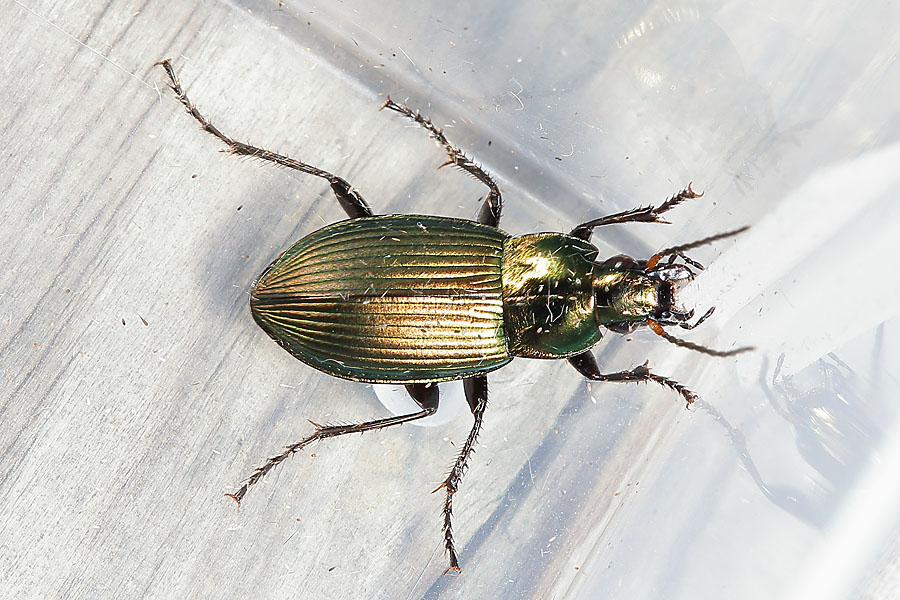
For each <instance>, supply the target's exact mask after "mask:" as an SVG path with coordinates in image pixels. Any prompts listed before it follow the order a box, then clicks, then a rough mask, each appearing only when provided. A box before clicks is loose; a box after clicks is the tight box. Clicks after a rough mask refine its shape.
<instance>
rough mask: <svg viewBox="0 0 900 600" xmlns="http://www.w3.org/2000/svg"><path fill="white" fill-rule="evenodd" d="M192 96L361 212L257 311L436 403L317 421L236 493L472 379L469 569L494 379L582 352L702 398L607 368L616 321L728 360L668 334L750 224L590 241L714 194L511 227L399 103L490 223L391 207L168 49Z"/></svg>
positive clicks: (365, 375)
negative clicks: (283, 140) (615, 244)
mask: <svg viewBox="0 0 900 600" xmlns="http://www.w3.org/2000/svg"><path fill="white" fill-rule="evenodd" d="M158 64H160V65H162V66H163V68H164V69H165V70H166V73H167V74H168V76H169V79H170V86H171V88H172V89H173V91H174V92H175V95H176V96H177V98H178V99H179V100H180V101H181V103H182V104H183V105H184V107H185V109H186V110H187V111H188V113H190V114H191V116H193V117H194V119H196V120H197V121H198V122H199V123H200V125H201V127H202V128H203V130H204V131H207V132H208V133H211V134H212V135H214V136H216V137H217V138H219V140H221V141H222V142H224V143H225V144H226V145H227V146H228V150H229V151H230V152H231V153H233V154H237V155H241V156H250V157H254V158H258V159H261V160H265V161H269V162H273V163H275V164H278V165H281V166H285V167H289V168H292V169H296V170H298V171H301V172H304V173H308V174H310V175H313V176H316V177H320V178H322V179H325V180H326V181H328V183H329V184H330V185H331V188H332V190H333V192H334V195H335V198H336V199H337V201H338V203H339V204H340V205H341V207H342V208H343V209H344V211H345V212H346V213H347V216H348V217H349V220H346V221H341V222H338V223H334V224H332V225H328V226H326V227H323V228H322V229H319V230H318V231H315V232H313V233H311V234H310V235H308V236H306V237H304V238H303V239H301V240H300V241H298V242H296V243H295V244H293V245H292V246H291V247H290V248H288V249H287V250H286V251H285V252H284V253H282V254H281V256H279V257H278V258H277V259H276V260H275V261H274V262H273V263H272V264H271V265H269V267H268V268H267V269H266V270H265V271H264V272H263V273H262V274H261V275H260V276H259V278H258V279H257V281H256V282H255V283H254V285H253V288H252V290H251V293H250V310H251V312H252V314H253V318H254V320H255V321H256V322H257V323H258V324H259V326H260V327H262V329H263V330H264V331H265V332H266V333H267V334H268V335H269V336H270V337H271V338H272V339H273V340H275V341H276V342H278V343H279V344H280V345H281V346H282V347H283V348H284V349H285V350H287V351H288V352H290V353H291V354H292V355H293V356H295V357H296V358H298V359H299V360H301V361H303V362H304V363H306V364H307V365H309V366H311V367H313V368H315V369H318V370H320V371H323V372H325V373H328V374H329V375H334V376H336V377H342V378H345V379H352V380H356V381H366V382H372V383H401V384H405V386H406V389H407V391H408V392H409V394H410V396H411V397H412V398H413V400H414V401H415V402H416V403H417V405H418V406H419V407H420V409H421V410H419V411H416V412H414V413H410V414H406V415H398V416H394V417H388V418H383V419H378V420H374V421H368V422H365V423H355V424H349V425H335V426H322V425H317V424H315V423H314V425H315V428H316V430H315V432H314V433H313V434H312V435H310V436H308V437H306V438H304V439H302V440H301V441H299V442H297V443H295V444H292V445H290V446H288V447H286V448H285V450H284V451H283V452H282V453H280V454H278V455H276V456H273V457H271V458H269V459H268V460H267V461H266V462H265V463H264V464H263V465H262V466H260V467H258V468H257V469H256V470H255V471H254V472H253V473H252V474H251V475H250V477H249V478H248V479H247V480H246V481H245V482H244V483H243V485H242V486H241V487H240V488H239V489H238V490H237V491H236V492H234V493H233V494H228V495H229V496H230V497H231V498H233V499H234V500H235V501H237V502H238V503H240V501H241V500H242V499H243V497H244V495H245V494H246V493H247V491H248V489H249V488H250V487H251V486H252V485H254V484H255V483H256V482H258V481H259V480H260V479H261V478H262V477H263V476H265V474H266V473H268V472H269V471H270V470H272V469H273V468H275V467H276V466H277V465H278V464H280V463H281V462H282V461H284V460H285V459H286V458H287V457H288V456H290V455H291V454H293V453H295V452H297V451H299V450H300V449H301V448H303V447H305V446H307V445H308V444H310V443H312V442H314V441H317V440H322V439H325V438H329V437H335V436H339V435H345V434H348V433H361V432H364V431H372V430H376V429H383V428H386V427H390V426H392V425H399V424H402V423H407V422H410V421H414V420H416V419H421V418H424V417H427V416H429V415H431V414H434V412H435V411H436V410H437V406H438V400H439V395H438V387H437V385H435V383H437V382H440V381H448V380H455V379H462V380H463V383H464V389H465V393H466V399H467V401H468V404H469V408H470V409H471V411H472V415H473V417H474V423H473V425H472V429H471V431H470V432H469V435H468V437H467V439H466V442H465V443H464V444H463V446H462V448H461V450H460V452H459V455H458V456H457V459H456V461H455V463H454V465H453V467H452V468H451V470H450V473H449V474H448V475H447V478H446V479H445V480H444V481H443V483H442V484H441V485H440V487H439V488H438V489H444V490H445V494H446V495H445V499H444V523H443V534H444V546H445V548H446V550H447V553H448V555H449V561H450V566H449V568H448V569H447V570H448V571H450V570H455V571H459V559H458V555H457V551H456V547H455V545H454V538H453V531H452V512H453V496H454V494H455V493H456V491H457V489H458V487H459V483H460V480H461V479H462V476H463V474H464V473H465V471H466V468H467V462H468V459H469V457H470V455H471V453H472V450H473V448H474V445H475V440H476V438H477V437H478V433H479V431H480V429H481V424H482V421H483V417H484V412H485V408H486V406H487V396H488V388H487V376H486V374H487V373H489V372H490V371H493V370H495V369H498V368H500V367H502V366H503V365H505V364H507V363H508V362H510V361H511V360H512V359H513V358H515V357H526V358H545V359H558V358H566V359H568V361H569V363H570V364H571V365H572V366H573V367H574V368H575V369H576V370H578V372H579V373H581V374H582V375H583V376H584V377H586V378H588V379H590V380H592V381H610V382H645V381H654V382H656V383H658V384H660V385H662V386H665V387H668V388H670V389H672V390H674V391H675V392H677V393H678V394H680V395H681V396H682V398H683V399H684V401H685V402H686V404H687V405H690V404H691V402H693V401H694V400H695V399H696V398H697V395H696V394H695V393H694V392H692V391H690V390H689V389H687V388H686V387H684V386H683V385H681V384H679V383H678V382H676V381H674V380H672V379H669V378H667V377H663V376H661V375H657V374H656V373H653V372H651V371H650V370H649V369H648V368H647V366H646V364H644V365H641V366H638V367H636V368H634V369H631V370H627V371H619V372H615V373H602V372H601V371H600V368H599V366H598V364H597V361H596V360H595V358H594V356H593V354H591V352H590V348H591V347H592V346H593V345H594V344H596V343H597V342H598V341H600V339H601V337H602V335H603V332H604V331H605V330H610V331H613V332H616V333H627V332H630V331H633V330H634V329H635V328H637V327H641V326H645V325H646V326H649V327H650V328H651V329H652V330H653V331H654V332H656V333H657V334H659V335H660V336H662V337H664V338H665V339H666V340H668V341H669V342H672V343H674V344H676V345H679V346H682V347H685V348H689V349H692V350H696V351H699V352H703V353H705V354H710V355H714V356H731V355H734V354H737V353H739V352H744V351H746V350H749V349H750V348H738V349H734V350H729V351H716V350H712V349H710V348H706V347H704V346H700V345H697V344H694V343H691V342H688V341H685V340H682V339H680V338H677V337H675V336H673V335H672V334H670V333H668V332H667V331H666V330H665V329H664V326H679V327H682V328H684V329H693V328H694V327H696V326H697V325H699V324H700V323H702V322H703V321H704V320H705V319H706V318H707V317H708V316H709V315H710V314H712V310H713V309H710V310H709V311H707V312H706V313H705V314H704V315H703V316H702V317H700V318H699V319H698V320H696V321H694V322H691V319H692V317H693V314H694V311H693V310H685V309H682V308H679V307H678V306H677V304H676V298H675V296H676V292H677V290H678V288H679V287H680V286H681V285H683V284H684V283H686V282H687V281H690V280H691V279H693V278H694V277H695V275H696V273H697V271H699V270H702V269H703V266H702V265H701V264H700V263H698V262H697V261H695V260H693V259H691V258H689V257H688V256H687V255H686V254H685V252H687V251H688V250H691V249H693V248H696V247H698V246H702V245H705V244H709V243H712V242H714V241H717V240H721V239H724V238H727V237H731V236H734V235H736V234H738V233H740V232H741V231H743V230H744V229H745V228H741V229H736V230H734V231H729V232H725V233H721V234H717V235H713V236H710V237H708V238H704V239H702V240H698V241H695V242H691V243H688V244H683V245H680V246H674V247H672V248H667V249H665V250H662V251H660V252H658V253H656V254H654V255H653V256H651V257H650V258H649V259H647V260H636V259H634V258H631V257H629V256H624V255H619V256H614V257H612V258H608V259H600V258H598V254H599V251H598V250H597V248H596V247H595V246H593V245H592V244H591V243H590V241H589V240H590V238H591V235H592V233H593V231H594V229H595V228H596V227H601V226H604V225H613V224H620V223H634V222H640V223H666V221H664V220H663V219H662V218H661V215H662V214H663V213H665V212H667V211H669V210H670V209H672V208H674V207H675V206H676V205H678V204H680V203H682V202H684V201H685V200H688V199H692V198H699V197H700V196H701V195H702V194H696V193H694V191H693V190H692V189H691V186H688V187H687V188H686V189H684V190H682V191H681V192H679V193H678V194H675V195H674V196H672V197H671V198H669V199H668V200H666V201H665V202H664V203H662V204H660V205H659V206H658V207H654V206H649V207H643V208H636V209H633V210H629V211H625V212H621V213H617V214H614V215H609V216H607V217H602V218H599V219H595V220H592V221H588V222H587V223H582V224H581V225H579V226H577V227H575V228H574V229H573V230H572V231H571V232H570V233H568V234H565V233H535V234H528V235H522V236H515V237H514V236H510V235H508V234H506V233H505V232H503V231H502V230H500V229H499V228H498V226H499V222H500V213H501V209H502V204H503V203H502V197H501V194H500V189H499V187H498V186H497V184H496V183H495V182H494V180H493V178H492V177H491V176H490V175H488V174H487V173H486V172H485V171H484V170H482V168H481V167H479V166H478V165H476V164H475V163H474V162H472V161H471V160H469V159H468V158H467V157H466V156H465V155H464V154H463V153H462V152H461V151H460V150H459V149H458V148H457V147H456V146H454V145H453V144H451V143H450V142H449V141H447V139H446V138H445V137H444V134H443V133H442V131H441V130H440V129H438V128H437V127H435V126H434V125H433V124H432V123H431V122H430V121H429V120H428V119H426V118H424V117H423V116H421V115H420V114H419V113H417V112H413V111H412V110H410V109H409V108H407V107H406V106H405V105H403V104H398V103H396V102H394V101H392V100H390V99H388V100H387V101H386V102H385V103H384V105H383V106H382V108H387V109H390V110H392V111H395V112H397V113H399V114H401V115H403V116H404V117H406V118H408V119H411V120H412V121H414V122H415V123H417V124H418V125H420V126H421V127H422V128H424V129H425V130H426V131H427V132H428V133H429V135H430V136H431V137H432V138H433V139H434V140H435V141H436V142H437V143H438V145H439V146H441V147H442V148H443V149H444V151H446V153H447V156H448V160H447V162H446V163H444V164H445V165H452V166H455V167H457V168H459V169H462V170H463V171H465V172H467V173H468V174H470V175H472V176H473V177H475V178H476V179H478V180H479V181H481V182H482V183H484V184H485V185H486V186H487V188H488V194H487V197H486V198H485V199H484V202H483V204H482V207H481V210H480V212H479V215H478V219H477V221H469V220H464V219H454V218H449V217H438V216H425V215H386V216H375V215H374V214H373V213H372V210H371V209H370V208H369V205H368V204H367V203H366V201H365V200H364V199H363V197H362V195H361V194H360V193H359V191H358V190H356V189H355V188H353V187H352V186H351V185H350V184H349V183H347V181H345V180H344V179H342V178H341V177H338V176H336V175H334V174H332V173H330V172H328V171H324V170H322V169H319V168H316V167H313V166H311V165H308V164H306V163H303V162H300V161H298V160H295V159H293V158H289V157H287V156H283V155H280V154H276V153H274V152H269V151H268V150H264V149H262V148H258V147H255V146H250V145H248V144H244V143H242V142H238V141H236V140H233V139H232V138H230V137H228V136H226V135H225V134H223V133H222V132H221V131H220V130H219V129H218V128H217V127H215V126H214V125H212V124H211V123H210V122H209V121H208V120H206V118H205V117H203V115H201V114H200V112H199V111H198V110H197V109H196V108H195V106H194V105H193V103H192V102H191V101H190V100H189V99H188V97H187V95H186V94H185V92H184V90H183V89H182V87H181V84H180V83H179V81H178V78H177V76H176V75H175V71H174V69H173V67H172V65H171V63H170V61H168V60H164V61H162V62H160V63H158Z"/></svg>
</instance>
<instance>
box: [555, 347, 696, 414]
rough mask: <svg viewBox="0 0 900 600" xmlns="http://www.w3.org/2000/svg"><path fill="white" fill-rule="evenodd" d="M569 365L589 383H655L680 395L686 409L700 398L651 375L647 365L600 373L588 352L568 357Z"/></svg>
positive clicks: (685, 389) (666, 378)
mask: <svg viewBox="0 0 900 600" xmlns="http://www.w3.org/2000/svg"><path fill="white" fill-rule="evenodd" d="M569 364H571V365H572V366H573V367H575V370H576V371H578V372H579V373H581V374H582V375H584V376H585V377H586V378H588V379H590V380H591V381H616V382H634V383H640V382H642V381H655V382H656V383H658V384H660V385H662V386H665V387H667V388H669V389H671V390H674V391H676V392H678V393H679V394H681V397H682V398H684V401H685V406H686V407H689V406H690V405H691V404H693V402H694V401H695V400H698V399H699V398H700V397H699V396H698V395H697V394H696V393H694V392H692V391H691V390H689V389H687V388H686V387H684V386H683V385H681V384H680V383H678V382H677V381H674V380H672V379H669V378H668V377H663V376H662V375H657V374H656V373H651V372H650V369H648V368H647V363H644V364H643V365H641V366H639V367H635V368H634V369H632V370H630V371H619V372H618V373H601V372H600V366H599V365H598V364H597V359H596V358H594V355H593V353H591V351H590V350H585V351H584V352H582V353H581V354H576V355H575V356H570V357H569Z"/></svg>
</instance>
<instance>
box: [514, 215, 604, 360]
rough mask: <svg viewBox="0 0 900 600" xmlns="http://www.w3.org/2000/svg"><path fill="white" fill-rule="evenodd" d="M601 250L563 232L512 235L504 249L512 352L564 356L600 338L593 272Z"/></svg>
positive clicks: (586, 346)
mask: <svg viewBox="0 0 900 600" xmlns="http://www.w3.org/2000/svg"><path fill="white" fill-rule="evenodd" d="M597 253H598V251H597V248H595V247H594V246H593V245H591V244H589V243H588V242H585V241H584V240H581V239H579V238H576V237H573V236H570V235H565V234H562V233H536V234H530V235H523V236H519V237H512V238H509V239H507V240H506V242H505V244H504V249H503V317H504V323H505V327H506V337H507V345H508V348H509V352H510V354H512V355H514V356H523V357H526V358H559V357H561V356H569V355H572V354H576V353H578V352H581V351H583V350H585V349H587V348H590V347H591V346H593V345H594V344H595V343H597V342H598V341H599V340H600V337H601V332H600V329H599V328H598V327H597V321H596V319H595V317H594V294H593V291H592V271H593V268H594V261H595V260H596V258H597Z"/></svg>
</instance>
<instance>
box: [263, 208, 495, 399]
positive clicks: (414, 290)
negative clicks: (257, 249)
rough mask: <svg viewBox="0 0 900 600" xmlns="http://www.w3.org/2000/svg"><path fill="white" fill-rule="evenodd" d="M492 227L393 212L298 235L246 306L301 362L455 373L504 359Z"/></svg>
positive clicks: (356, 371) (361, 372) (365, 374)
mask: <svg viewBox="0 0 900 600" xmlns="http://www.w3.org/2000/svg"><path fill="white" fill-rule="evenodd" d="M506 240H507V236H506V235H505V234H504V233H503V232H501V231H500V230H498V229H496V228H494V227H488V226H486V225H479V224H478V223H473V222H472V221H463V220H461V219H447V218H441V217H426V216H408V215H393V216H386V217H371V218H363V219H352V220H349V221H341V222H338V223H334V224H333V225H329V226H327V227H324V228H323V229H320V230H318V231H316V232H313V233H312V234H310V235H308V236H306V237H305V238H303V239H302V240H300V241H299V242H297V243H296V244H294V245H293V246H291V247H290V248H289V249H288V250H287V251H286V252H285V253H284V254H282V255H281V256H280V257H279V258H278V259H277V260H276V261H275V262H273V263H272V264H271V266H269V268H268V269H266V270H265V271H264V272H263V274H262V275H261V276H260V278H259V280H258V281H257V282H256V285H255V286H253V290H252V291H251V293H250V310H251V312H252V313H253V318H254V319H256V322H257V323H259V325H260V327H262V328H263V329H264V330H265V331H266V333H268V334H269V335H270V336H271V337H272V339H274V340H275V341H277V342H278V343H279V344H281V345H282V346H284V348H285V350H287V351H288V352H290V353H291V354H293V355H294V356H295V357H297V358H299V359H300V360H302V361H303V362H305V363H306V364H308V365H310V366H311V367H315V368H316V369H319V370H321V371H324V372H326V373H328V374H330V375H335V376H337V377H344V378H346V379H355V380H358V381H369V382H382V383H385V382H390V383H412V382H428V381H446V380H449V379H460V378H462V377H466V376H469V375H474V374H477V373H484V372H487V371H492V370H493V369H496V368H498V367H501V366H503V365H504V364H506V363H508V362H509V361H510V360H511V359H512V356H511V355H510V353H509V350H508V349H507V339H506V328H505V327H504V324H503V285H502V271H503V246H504V243H505V241H506Z"/></svg>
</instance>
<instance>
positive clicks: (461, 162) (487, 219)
mask: <svg viewBox="0 0 900 600" xmlns="http://www.w3.org/2000/svg"><path fill="white" fill-rule="evenodd" d="M381 108H382V109H385V108H389V109H391V110H392V111H394V112H398V113H400V114H401V115H403V116H404V117H407V118H408V119H411V120H413V121H415V122H416V123H418V124H419V125H421V126H422V127H423V128H425V130H426V131H428V133H429V134H430V135H431V139H433V140H434V141H435V142H437V143H438V145H439V146H440V147H441V148H443V149H444V150H445V151H446V152H447V156H448V157H449V159H448V160H447V162H445V163H444V164H442V165H441V167H446V166H447V165H453V166H454V167H458V168H460V169H462V170H463V171H465V172H466V173H468V174H469V175H471V176H472V177H474V178H475V179H477V180H478V181H480V182H481V183H483V184H484V185H486V186H487V187H488V190H490V191H489V192H488V195H487V197H486V198H485V199H484V204H482V205H481V211H480V212H479V213H478V222H479V223H483V224H485V225H491V226H492V227H497V226H498V225H499V224H500V213H501V211H502V209H503V198H502V197H501V195H500V188H499V187H497V183H496V182H495V181H494V179H493V177H491V176H490V175H488V174H487V173H486V172H485V171H484V170H483V169H482V168H481V167H479V166H478V165H477V164H475V163H474V162H473V161H472V160H471V159H470V158H469V157H467V156H466V155H465V154H464V153H463V151H462V150H460V149H459V148H458V147H456V146H455V145H453V144H451V143H450V142H449V141H448V140H447V138H446V137H445V136H444V132H443V131H441V130H440V129H439V128H438V127H435V125H434V123H432V122H431V121H430V120H429V119H427V118H425V117H423V116H422V115H421V114H419V111H415V112H413V111H412V110H411V109H410V108H409V107H408V106H406V105H405V104H398V103H396V102H394V101H393V100H391V99H390V98H388V99H387V101H386V102H385V103H384V105H382V107H381ZM438 168H440V167H438Z"/></svg>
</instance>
